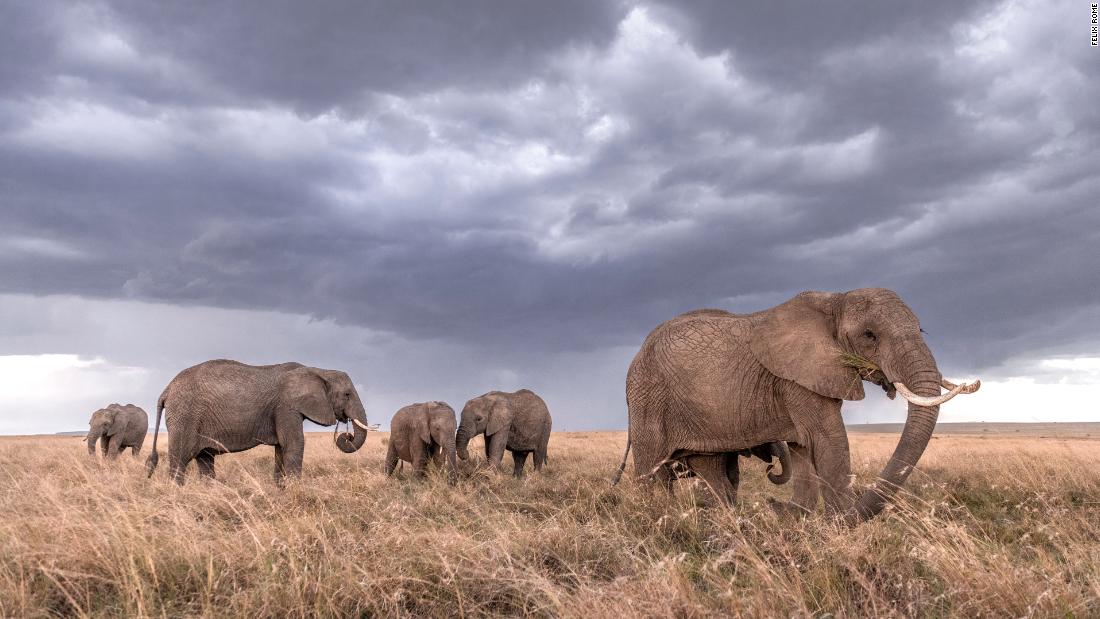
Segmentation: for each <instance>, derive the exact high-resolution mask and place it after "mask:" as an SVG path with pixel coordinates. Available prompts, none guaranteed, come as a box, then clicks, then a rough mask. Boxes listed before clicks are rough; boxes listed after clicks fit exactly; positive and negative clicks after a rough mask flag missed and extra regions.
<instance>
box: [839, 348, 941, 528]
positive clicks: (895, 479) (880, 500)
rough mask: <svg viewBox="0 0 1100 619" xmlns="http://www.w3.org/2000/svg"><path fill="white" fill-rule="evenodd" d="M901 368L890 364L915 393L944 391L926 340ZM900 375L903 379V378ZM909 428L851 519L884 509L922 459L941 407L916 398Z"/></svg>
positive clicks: (895, 377)
mask: <svg viewBox="0 0 1100 619" xmlns="http://www.w3.org/2000/svg"><path fill="white" fill-rule="evenodd" d="M897 367H898V368H899V369H900V371H893V368H890V370H891V371H890V375H891V379H892V380H894V381H895V382H903V383H905V385H907V386H908V387H909V389H910V390H912V391H913V392H914V393H916V394H917V395H919V396H922V397H929V398H931V397H935V396H938V395H939V394H940V383H941V381H942V380H943V378H942V376H940V371H939V369H938V368H937V367H936V360H935V359H934V358H933V357H932V353H931V352H930V351H929V350H928V347H927V346H926V345H925V343H924V342H923V341H918V342H917V345H915V346H914V347H913V348H912V349H911V351H910V352H909V354H907V355H906V356H905V357H903V358H902V359H901V361H900V363H899V364H898V366H897ZM899 379H900V380H899ZM908 407H909V408H908V415H907V416H906V420H905V428H904V429H903V430H902V432H901V438H900V439H899V440H898V446H897V448H895V449H894V453H893V455H891V456H890V460H889V461H888V462H887V463H886V466H885V467H883V469H882V472H881V473H879V476H878V479H876V480H875V482H874V483H873V484H872V485H871V487H870V488H868V489H867V490H866V491H864V493H863V495H862V496H861V497H859V499H858V500H857V501H856V503H855V505H854V506H853V507H852V510H851V511H850V512H849V513H848V514H847V520H848V521H849V522H850V523H853V524H854V523H856V522H859V521H862V520H867V519H869V518H873V517H874V516H875V515H876V514H878V513H879V512H881V511H882V510H883V508H884V507H886V504H887V503H888V502H889V501H890V499H891V498H892V497H893V495H894V494H895V493H896V492H897V490H898V488H899V487H901V485H902V484H904V483H905V480H906V479H908V478H909V474H910V473H912V472H913V467H914V466H916V464H917V461H918V460H920V457H921V455H922V454H923V453H924V449H925V447H927V446H928V441H929V440H930V439H931V438H932V431H933V430H934V429H935V428H936V419H937V418H938V417H939V413H940V407H939V406H938V405H935V406H921V405H920V404H916V403H913V402H909V404H908Z"/></svg>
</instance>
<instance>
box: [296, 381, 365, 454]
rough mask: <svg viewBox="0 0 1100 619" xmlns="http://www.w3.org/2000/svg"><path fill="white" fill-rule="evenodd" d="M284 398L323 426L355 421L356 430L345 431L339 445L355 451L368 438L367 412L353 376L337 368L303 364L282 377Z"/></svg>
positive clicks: (306, 416)
mask: <svg viewBox="0 0 1100 619" xmlns="http://www.w3.org/2000/svg"><path fill="white" fill-rule="evenodd" d="M279 395H280V398H281V399H282V400H283V401H284V402H286V403H287V404H289V405H290V407H291V408H292V409H293V410H295V411H297V412H298V413H299V414H300V415H302V416H303V417H305V418H307V419H309V420H310V421H312V422H314V423H317V424H320V425H322V426H331V425H334V424H336V423H338V422H347V423H351V424H352V425H353V426H354V428H355V430H354V431H355V434H354V435H352V434H349V433H347V432H344V433H342V434H340V436H339V437H338V438H337V439H336V446H337V447H338V448H339V449H340V451H342V452H344V453H355V452H356V451H358V450H359V448H360V447H362V446H363V443H364V442H366V440H367V412H366V409H364V408H363V402H362V401H361V400H360V399H359V393H358V392H357V391H356V390H355V385H354V384H352V382H351V378H350V377H349V376H348V375H347V374H346V373H344V372H340V371H337V370H320V369H317V368H310V367H300V368H297V369H294V370H291V371H289V372H287V373H286V374H284V375H283V376H282V377H281V378H280V384H279Z"/></svg>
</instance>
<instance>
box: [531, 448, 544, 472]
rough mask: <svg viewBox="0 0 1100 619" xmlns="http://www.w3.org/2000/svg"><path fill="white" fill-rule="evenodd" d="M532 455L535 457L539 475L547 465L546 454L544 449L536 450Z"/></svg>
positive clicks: (535, 465)
mask: <svg viewBox="0 0 1100 619" xmlns="http://www.w3.org/2000/svg"><path fill="white" fill-rule="evenodd" d="M532 455H534V456H535V457H534V461H533V464H534V467H535V472H536V473H537V472H539V471H541V470H542V465H543V464H546V452H545V451H544V450H542V449H536V450H535V452H534V453H533V454H532Z"/></svg>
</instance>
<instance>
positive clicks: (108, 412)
mask: <svg viewBox="0 0 1100 619" xmlns="http://www.w3.org/2000/svg"><path fill="white" fill-rule="evenodd" d="M119 410H120V409H119V408H118V407H117V406H109V407H107V409H105V410H104V412H103V418H104V419H105V420H106V422H105V424H104V425H105V427H106V430H104V433H105V434H106V435H107V436H114V435H116V434H118V433H120V432H122V431H123V430H125V429H126V416H125V415H122V416H119V414H118V413H119Z"/></svg>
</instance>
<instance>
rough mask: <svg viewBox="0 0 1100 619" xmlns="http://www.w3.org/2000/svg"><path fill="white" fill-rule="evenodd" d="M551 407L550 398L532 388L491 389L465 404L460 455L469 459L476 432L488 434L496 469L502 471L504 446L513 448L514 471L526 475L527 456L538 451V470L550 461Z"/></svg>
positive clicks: (491, 460) (490, 460)
mask: <svg viewBox="0 0 1100 619" xmlns="http://www.w3.org/2000/svg"><path fill="white" fill-rule="evenodd" d="M551 425H552V421H551V419H550V410H549V409H547V408H546V402H543V400H542V398H540V397H539V396H538V395H536V394H535V392H533V391H531V390H530V389H520V390H519V391H516V392H513V393H508V392H504V391H490V392H488V393H485V394H482V395H480V396H478V397H476V398H474V399H472V400H470V401H469V402H466V406H464V407H463V408H462V421H461V422H459V425H458V436H457V437H456V440H457V441H458V457H459V458H462V459H463V460H467V459H469V457H470V453H469V451H468V450H467V446H468V445H469V444H470V439H471V438H473V437H474V436H475V435H478V434H484V435H485V459H486V460H487V462H488V464H489V466H490V467H491V468H492V469H493V470H494V471H499V470H500V466H501V460H502V459H503V458H504V450H505V449H507V450H508V451H510V452H512V464H513V471H512V474H513V475H515V476H516V477H517V478H520V477H523V465H524V463H525V462H527V456H528V455H530V454H532V453H533V454H534V455H535V470H536V471H541V470H542V465H543V464H544V463H545V462H546V446H547V443H549V442H550V427H551Z"/></svg>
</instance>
